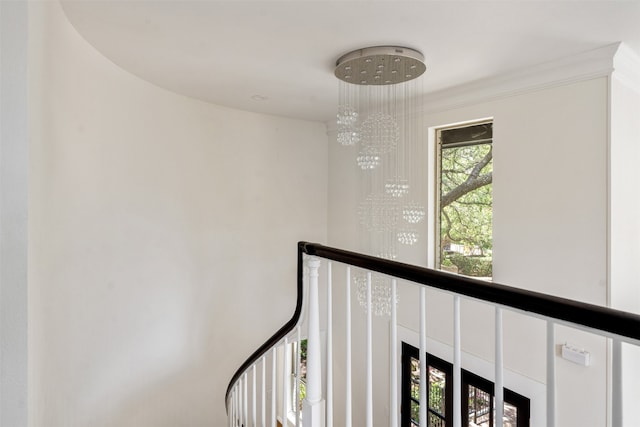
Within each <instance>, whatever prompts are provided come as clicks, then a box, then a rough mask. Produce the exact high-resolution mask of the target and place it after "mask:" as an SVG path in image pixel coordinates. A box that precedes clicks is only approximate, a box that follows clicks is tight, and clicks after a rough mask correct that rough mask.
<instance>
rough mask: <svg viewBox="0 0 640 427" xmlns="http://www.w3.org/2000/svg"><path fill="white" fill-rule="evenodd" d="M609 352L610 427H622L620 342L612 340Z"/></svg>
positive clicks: (615, 339)
mask: <svg viewBox="0 0 640 427" xmlns="http://www.w3.org/2000/svg"><path fill="white" fill-rule="evenodd" d="M611 350H612V353H611V365H612V366H611V384H612V390H611V399H612V405H611V406H612V411H611V412H612V414H611V427H622V426H623V425H624V421H623V409H624V408H623V406H622V397H623V396H622V342H621V341H620V340H619V339H617V338H614V339H613V345H612V349H611Z"/></svg>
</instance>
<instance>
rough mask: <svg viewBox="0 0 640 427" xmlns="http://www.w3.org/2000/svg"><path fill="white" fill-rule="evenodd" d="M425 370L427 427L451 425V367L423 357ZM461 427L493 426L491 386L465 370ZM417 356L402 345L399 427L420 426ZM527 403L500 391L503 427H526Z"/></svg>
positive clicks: (523, 398)
mask: <svg viewBox="0 0 640 427" xmlns="http://www.w3.org/2000/svg"><path fill="white" fill-rule="evenodd" d="M426 357H427V369H428V370H429V375H428V379H429V387H428V388H427V402H428V408H427V418H428V420H427V425H428V426H429V427H451V426H452V425H453V365H452V364H451V363H449V362H447V361H445V360H442V359H439V358H437V357H435V356H433V355H430V354H428V353H427V354H426ZM461 383H462V425H463V426H468V427H490V426H493V416H494V411H493V408H494V385H493V383H492V382H491V381H489V380H487V379H485V378H482V377H480V376H478V375H476V374H474V373H472V372H469V371H467V370H464V369H463V370H462V381H461ZM419 415H420V356H419V351H418V349H417V348H415V347H413V346H412V345H409V344H407V343H402V414H401V425H402V427H418V426H419V425H420V417H419ZM529 418H530V402H529V399H528V398H526V397H524V396H522V395H520V394H518V393H515V392H513V391H511V390H508V389H505V390H504V418H503V419H504V426H505V427H529Z"/></svg>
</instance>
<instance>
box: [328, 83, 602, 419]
mask: <svg viewBox="0 0 640 427" xmlns="http://www.w3.org/2000/svg"><path fill="white" fill-rule="evenodd" d="M487 117H493V119H494V143H493V144H494V181H493V198H494V207H493V209H494V226H493V233H494V250H493V254H494V280H495V281H496V282H498V283H505V284H509V285H513V286H518V287H522V288H526V289H532V290H536V291H542V292H546V293H550V294H553V295H558V296H563V297H569V298H573V299H575V300H578V301H586V302H590V303H596V304H602V305H606V304H607V274H608V273H607V209H608V208H607V197H608V196H607V182H608V181H607V145H608V80H607V78H606V77H601V78H594V79H589V80H585V81H580V82H576V83H570V84H563V85H560V86H554V87H547V88H544V89H540V90H535V91H530V92H525V93H523V92H517V93H514V94H512V95H511V96H505V97H501V98H499V99H496V100H493V101H485V102H479V103H474V104H472V105H469V106H467V107H459V108H452V109H447V110H445V111H440V112H439V111H433V112H430V113H429V114H427V119H426V120H427V123H426V125H427V127H435V126H443V125H447V124H451V123H458V122H464V121H470V120H477V119H482V118H487ZM329 151H330V159H331V164H330V168H331V169H330V176H331V177H332V181H331V182H330V188H329V194H330V199H329V218H330V222H329V243H330V244H335V245H343V246H347V247H356V245H355V243H354V242H353V241H351V242H349V241H346V240H347V237H345V235H344V234H342V233H340V232H337V233H334V232H333V231H334V230H348V229H356V228H357V222H356V219H355V215H354V214H353V213H352V212H350V211H349V210H350V209H353V205H352V204H348V203H344V200H345V199H346V198H347V197H346V196H345V190H343V187H342V186H341V185H340V183H342V182H346V181H348V180H349V179H352V178H351V177H352V176H353V175H354V169H355V166H354V162H345V161H344V160H343V159H340V160H338V161H334V159H339V158H340V156H341V155H342V156H345V157H351V158H352V159H353V153H351V152H350V151H345V150H344V149H343V148H342V147H340V146H338V144H336V143H334V144H332V145H331V146H330V149H329ZM427 164H428V160H427V159H425V167H427ZM347 191H350V190H347ZM346 221H352V222H351V223H347V222H346ZM426 231H427V230H426V229H425V230H423V232H426ZM426 253H427V247H426V244H425V243H423V245H422V246H419V247H417V248H416V250H415V252H414V253H413V254H410V256H409V257H408V258H409V259H408V261H410V262H418V263H420V262H422V263H424V262H425V261H424V260H425V259H426ZM401 292H403V293H401V295H400V301H401V302H400V308H399V313H400V314H399V321H400V323H401V324H402V325H403V326H404V327H406V328H408V329H410V330H414V331H415V330H417V328H418V326H417V319H416V318H415V317H416V316H415V314H414V313H415V310H416V309H417V300H416V294H415V292H412V291H411V290H408V289H405V288H402V289H401ZM336 295H337V296H339V294H338V293H336ZM429 299H430V304H428V310H427V324H428V327H427V328H428V330H429V335H430V336H431V337H432V338H433V339H435V340H437V341H440V342H442V343H444V344H449V345H451V343H452V337H451V331H452V329H451V324H450V320H449V319H451V298H450V297H449V296H445V295H441V294H440V295H439V294H437V293H430V294H429ZM343 305H344V302H343V300H342V301H339V302H338V307H342V306H343ZM336 311H337V312H339V311H340V308H337V309H336ZM492 315H493V311H492V310H491V309H489V308H487V307H484V306H482V305H480V304H477V303H473V302H464V303H463V319H462V327H463V330H462V336H463V351H465V352H466V353H468V354H470V355H474V356H477V357H480V358H481V359H484V360H490V361H491V360H493V339H492V331H493V318H492ZM363 317H364V314H363V313H362V310H360V309H359V308H357V309H356V319H355V321H354V325H357V326H361V325H362V324H363V319H362V318H363ZM442 319H445V320H442ZM376 326H377V327H378V329H377V333H376V342H379V343H380V344H379V345H380V347H378V348H384V343H385V342H386V340H387V338H386V334H387V326H386V323H385V321H384V320H382V319H378V320H376ZM354 327H355V326H354ZM487 331H488V332H489V335H488V337H487V335H486V334H487ZM544 333H545V325H544V323H543V322H542V321H539V320H528V319H526V318H524V317H523V316H521V315H517V314H511V313H507V314H505V364H506V367H507V369H509V370H510V371H512V372H514V373H517V374H520V375H522V376H524V377H527V378H530V379H532V380H533V381H537V382H545V348H544V345H545V335H544ZM483 337H487V338H483ZM565 341H569V342H571V343H574V344H575V345H578V346H582V347H584V348H585V349H587V350H588V351H590V352H591V356H592V365H591V366H589V367H581V366H578V365H574V364H571V363H570V362H567V361H565V360H562V359H560V358H558V359H557V376H558V387H559V389H558V393H559V398H558V404H559V405H558V406H559V408H560V410H559V413H558V425H562V426H567V427H570V426H584V425H594V426H595V425H598V426H601V425H602V426H604V425H606V421H605V420H606V410H607V408H606V392H607V382H606V378H607V377H606V361H607V347H606V343H605V342H604V340H603V339H600V338H597V337H592V336H588V335H586V334H582V333H577V332H576V331H573V330H570V329H568V328H558V330H557V341H556V342H557V344H562V343H564V342H565ZM337 342H338V344H337V345H336V351H339V350H338V348H339V347H341V346H343V344H342V340H341V338H337ZM376 345H378V344H376ZM358 351H359V349H358V350H356V352H358ZM381 353H383V352H378V353H377V355H376V357H378V356H379V359H380V362H378V363H379V365H378V366H379V367H380V368H381V369H379V370H378V369H376V372H380V373H384V372H386V370H385V369H384V367H385V364H386V357H387V355H386V354H381ZM338 354H339V353H338ZM354 357H355V356H354ZM336 363H340V362H339V361H336ZM338 369H342V368H338ZM387 384H388V379H387V378H386V376H385V374H380V376H379V378H378V382H377V384H376V389H377V390H385V389H386V387H388V386H387ZM336 387H338V388H339V387H340V386H339V385H337V386H336ZM507 387H509V384H507ZM515 391H519V390H518V389H516V390H515ZM382 394H384V393H382ZM523 394H526V391H523ZM585 402H589V403H588V404H585ZM375 408H376V416H375V417H374V418H375V419H380V420H383V419H384V420H386V419H388V413H387V412H385V411H388V405H387V404H386V403H385V402H384V401H380V402H377V404H376V405H375ZM354 411H355V409H354ZM354 413H355V412H354ZM338 416H339V417H341V416H342V414H339V415H338ZM339 419H340V418H339ZM542 419H544V418H542ZM543 423H544V421H543V422H542V423H540V424H538V425H544V424H543Z"/></svg>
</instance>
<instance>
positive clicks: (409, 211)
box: [402, 203, 426, 224]
mask: <svg viewBox="0 0 640 427" xmlns="http://www.w3.org/2000/svg"><path fill="white" fill-rule="evenodd" d="M425 215H426V213H425V210H424V208H423V207H422V206H420V205H419V204H417V203H410V204H408V205H406V206H405V207H404V208H403V209H402V218H403V219H404V220H405V221H407V222H408V223H409V224H417V223H419V222H420V221H422V219H423V218H424V216H425Z"/></svg>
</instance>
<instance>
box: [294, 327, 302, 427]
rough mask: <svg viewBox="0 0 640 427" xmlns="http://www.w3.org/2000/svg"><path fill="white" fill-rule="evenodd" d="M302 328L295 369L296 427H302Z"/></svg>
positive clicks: (298, 331) (298, 330)
mask: <svg viewBox="0 0 640 427" xmlns="http://www.w3.org/2000/svg"><path fill="white" fill-rule="evenodd" d="M300 341H301V339H300V326H298V327H297V333H296V342H297V345H296V369H295V373H296V378H295V384H296V387H295V396H296V398H295V402H296V403H295V404H296V407H295V410H294V412H295V414H296V427H299V426H300Z"/></svg>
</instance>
